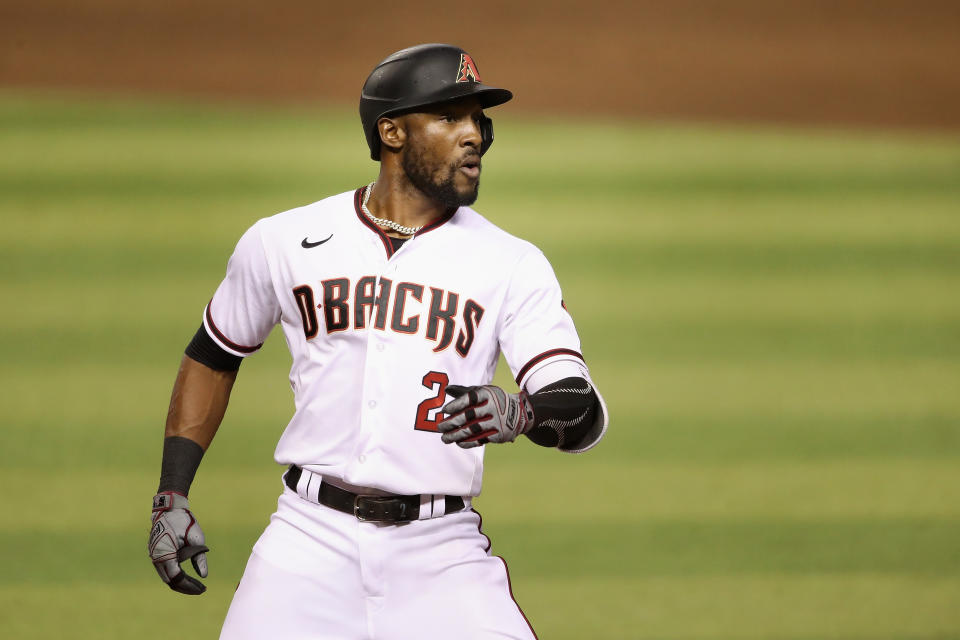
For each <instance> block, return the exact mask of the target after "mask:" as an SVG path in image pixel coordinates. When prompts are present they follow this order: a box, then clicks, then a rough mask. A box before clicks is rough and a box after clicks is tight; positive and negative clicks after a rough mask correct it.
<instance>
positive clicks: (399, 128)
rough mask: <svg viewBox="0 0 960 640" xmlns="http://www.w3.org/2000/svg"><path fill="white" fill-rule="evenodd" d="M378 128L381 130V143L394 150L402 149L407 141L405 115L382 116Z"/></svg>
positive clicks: (378, 121)
mask: <svg viewBox="0 0 960 640" xmlns="http://www.w3.org/2000/svg"><path fill="white" fill-rule="evenodd" d="M377 129H378V130H379V132H380V143H381V144H382V145H383V146H385V147H387V148H389V149H391V150H393V151H399V150H400V149H402V148H403V144H404V143H405V142H406V141H407V131H406V129H405V127H404V121H403V116H399V117H393V118H380V119H379V120H377Z"/></svg>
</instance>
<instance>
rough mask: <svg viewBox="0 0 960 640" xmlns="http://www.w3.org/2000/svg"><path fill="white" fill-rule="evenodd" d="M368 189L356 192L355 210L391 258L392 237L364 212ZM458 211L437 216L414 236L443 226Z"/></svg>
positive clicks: (354, 197)
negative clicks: (364, 199)
mask: <svg viewBox="0 0 960 640" xmlns="http://www.w3.org/2000/svg"><path fill="white" fill-rule="evenodd" d="M366 190H367V187H365V186H364V187H360V188H359V189H357V190H356V191H355V192H354V194H353V210H354V211H355V212H356V214H357V217H358V218H360V222H362V223H363V224H364V225H366V226H367V228H369V229H370V230H371V231H373V232H374V233H375V234H377V237H379V238H380V241H381V242H382V243H383V248H384V249H385V250H386V252H387V258H390V257H391V256H392V255H393V245H392V244H391V243H390V237H389V236H388V235H387V234H386V233H384V232H383V229H381V228H380V227H378V226H377V225H375V224H374V223H373V221H372V220H370V218H368V217H367V216H366V215H365V214H364V213H363V208H362V207H361V204H362V203H363V196H364V194H365V193H366ZM457 211H459V209H456V210H454V211H453V212H452V213H448V214H447V215H445V216H441V217H440V218H437V219H436V220H434V221H433V222H431V223H430V224H428V225H425V226H424V227H423V228H422V229H420V231H417V233H416V234H415V235H414V238H416V237H419V236H422V235H423V234H425V233H429V232H430V231H433V230H434V229H436V228H438V227H441V226H443V225H444V224H446V223H447V222H449V221H450V219H451V218H453V216H455V215H457ZM411 239H412V238H411Z"/></svg>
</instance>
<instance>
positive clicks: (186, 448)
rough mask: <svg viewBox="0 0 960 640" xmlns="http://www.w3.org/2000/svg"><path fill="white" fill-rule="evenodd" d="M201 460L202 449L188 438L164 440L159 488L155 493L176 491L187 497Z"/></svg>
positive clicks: (174, 437)
mask: <svg viewBox="0 0 960 640" xmlns="http://www.w3.org/2000/svg"><path fill="white" fill-rule="evenodd" d="M202 458H203V447H201V446H200V445H199V444H197V443H196V442H194V441H193V440H191V439H190V438H184V437H181V436H170V437H169V438H164V439H163V462H162V463H161V464H160V487H159V488H158V489H157V493H160V492H161V491H176V492H177V493H182V494H183V495H187V492H189V491H190V485H191V484H193V476H195V475H196V473H197V468H198V467H199V466H200V460H201V459H202Z"/></svg>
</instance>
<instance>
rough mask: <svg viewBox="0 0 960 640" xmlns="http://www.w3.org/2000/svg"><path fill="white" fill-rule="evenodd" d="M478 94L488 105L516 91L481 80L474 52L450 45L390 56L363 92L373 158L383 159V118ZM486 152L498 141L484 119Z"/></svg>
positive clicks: (362, 114) (490, 123) (363, 114)
mask: <svg viewBox="0 0 960 640" xmlns="http://www.w3.org/2000/svg"><path fill="white" fill-rule="evenodd" d="M467 96H475V97H476V98H477V99H478V100H479V101H480V106H481V107H483V108H484V109H486V108H489V107H495V106H497V105H498V104H503V103H504V102H507V101H508V100H510V99H511V98H513V93H511V92H510V91H507V90H506V89H498V88H497V87H491V86H488V85H485V84H482V83H481V82H480V72H479V71H478V70H477V65H476V63H475V62H474V60H473V58H472V57H470V55H469V54H468V53H467V52H466V51H464V50H463V49H461V48H460V47H454V46H452V45H449V44H421V45H417V46H415V47H410V48H408V49H402V50H401V51H397V52H396V53H393V54H391V55H389V56H388V57H387V58H385V59H384V60H383V61H382V62H380V64H378V65H377V66H376V67H375V68H374V70H373V71H372V72H371V73H370V76H369V77H368V78H367V81H366V82H365V83H364V84H363V90H362V91H361V93H360V122H361V123H362V124H363V134H364V136H366V138H367V146H368V147H370V157H371V158H372V159H373V160H379V159H380V132H379V130H378V129H377V121H378V120H379V119H380V118H383V117H385V116H395V115H399V114H401V113H409V112H411V111H416V110H417V109H418V108H420V107H426V106H430V105H435V104H440V103H443V102H448V101H450V100H457V99H458V98H465V97H467ZM480 134H481V137H482V142H481V145H480V154H481V155H482V154H484V153H486V152H487V149H489V148H490V145H491V144H493V121H491V120H490V118H487V117H486V116H484V118H483V120H482V121H481V122H480Z"/></svg>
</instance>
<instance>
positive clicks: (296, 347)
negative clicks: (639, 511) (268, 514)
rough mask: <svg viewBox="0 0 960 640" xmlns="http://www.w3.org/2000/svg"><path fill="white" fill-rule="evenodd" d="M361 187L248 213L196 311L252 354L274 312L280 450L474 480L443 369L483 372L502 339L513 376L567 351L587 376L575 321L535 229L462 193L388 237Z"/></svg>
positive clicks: (366, 476)
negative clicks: (460, 199) (281, 401)
mask: <svg viewBox="0 0 960 640" xmlns="http://www.w3.org/2000/svg"><path fill="white" fill-rule="evenodd" d="M363 192H364V189H358V190H356V191H351V192H347V193H342V194H339V195H336V196H332V197H330V198H326V199H324V200H321V201H319V202H316V203H313V204H310V205H307V206H304V207H300V208H297V209H293V210H290V211H287V212H284V213H281V214H278V215H275V216H272V217H269V218H264V219H262V220H260V221H258V222H257V223H256V224H254V225H253V226H252V227H251V228H250V229H249V230H248V231H247V232H246V233H245V234H244V235H243V237H242V238H241V239H240V241H239V243H238V244H237V247H236V250H235V251H234V253H233V256H232V257H231V258H230V261H229V264H228V266H227V274H226V278H225V279H224V280H223V282H222V283H221V284H220V286H219V287H218V289H217V291H216V293H215V294H214V296H213V298H212V299H211V301H210V304H209V305H208V306H207V308H206V310H205V313H204V326H205V327H206V330H207V332H208V333H209V334H210V337H211V338H212V339H213V340H215V341H216V342H217V343H218V344H219V345H220V346H221V347H222V348H223V349H224V350H226V351H228V352H230V353H233V354H235V355H238V356H247V355H250V354H251V353H253V352H255V351H256V350H257V349H259V348H260V346H261V344H262V343H263V341H264V340H265V339H266V337H267V335H268V334H269V333H270V331H271V329H272V328H273V326H274V325H275V324H276V323H277V322H280V323H281V326H282V327H283V333H284V337H285V338H286V341H287V346H288V347H289V349H290V353H291V355H292V356H293V366H292V367H291V370H290V384H291V386H292V388H293V392H294V398H295V405H296V411H295V413H294V415H293V418H292V419H291V420H290V423H289V424H288V425H287V428H286V430H285V431H284V433H283V435H282V437H281V438H280V441H279V443H278V445H277V449H276V453H275V458H276V460H277V462H279V463H281V464H290V463H295V464H297V465H299V466H301V467H304V468H306V469H309V470H311V471H314V472H316V473H320V474H323V475H326V476H330V477H334V478H339V479H340V480H342V481H344V482H347V483H350V484H352V485H357V486H361V487H371V488H376V489H382V490H384V491H389V492H392V493H399V494H418V493H428V494H449V495H461V496H475V495H478V494H479V493H480V485H481V477H482V471H483V451H484V447H476V448H473V449H461V448H460V447H457V446H455V445H447V444H444V443H443V442H441V440H440V434H439V433H437V431H436V425H437V422H438V421H439V420H441V419H442V416H441V414H440V407H441V406H442V405H443V404H445V403H446V401H447V400H448V398H447V397H446V394H445V390H446V386H447V384H458V385H465V386H469V385H480V384H488V383H490V381H491V380H492V378H493V374H494V370H495V368H496V365H497V360H498V356H499V354H500V353H501V352H502V353H503V354H504V356H505V358H506V361H507V363H508V364H509V366H510V369H511V371H512V372H513V374H514V375H515V377H516V380H517V383H518V384H519V385H520V386H521V387H523V386H524V385H525V384H526V383H527V382H528V380H529V379H530V377H531V376H532V375H534V373H535V372H536V371H537V370H542V367H544V366H548V365H552V364H555V363H557V362H560V361H571V363H573V362H575V363H577V365H579V369H578V370H579V371H581V372H582V374H583V376H584V377H586V368H585V366H584V365H583V362H582V361H583V358H582V356H581V355H580V340H579V338H578V336H577V332H576V329H575V328H574V324H573V320H572V319H571V317H570V315H569V314H568V313H567V311H566V309H565V307H564V306H563V303H562V299H561V293H560V286H559V284H558V283H557V279H556V277H555V275H554V273H553V270H552V269H551V267H550V264H549V263H548V262H547V259H546V258H545V257H544V255H543V254H542V253H541V252H540V251H539V250H538V249H537V248H536V247H535V246H533V245H532V244H530V243H529V242H526V241H523V240H520V239H518V238H515V237H514V236H511V235H510V234H508V233H506V232H505V231H503V230H501V229H499V228H498V227H496V226H494V225H493V224H492V223H490V222H489V221H487V220H486V219H485V218H483V217H482V216H481V215H480V214H478V213H477V212H476V211H474V210H473V209H471V208H469V207H461V208H459V209H458V210H457V211H456V212H455V213H454V214H453V215H452V216H450V217H447V218H444V219H441V220H438V221H435V222H434V223H432V224H430V225H428V226H426V227H424V228H423V229H422V230H420V231H419V232H418V233H417V234H416V236H414V237H413V238H412V239H410V240H408V241H407V242H406V243H404V244H403V246H401V247H400V248H399V250H397V251H396V252H394V251H393V249H392V246H391V243H390V241H389V239H388V238H387V236H386V235H384V233H383V232H382V231H381V230H380V229H379V227H377V226H376V225H375V224H373V222H371V221H370V220H369V219H368V218H367V217H366V216H365V215H364V214H363V212H362V210H361V207H360V203H361V201H362V200H361V199H362V196H363ZM601 404H602V401H601ZM598 413H602V414H603V415H602V417H601V418H600V419H601V420H603V423H604V424H603V429H602V430H601V431H600V434H599V436H598V437H597V438H596V439H595V440H594V441H593V442H590V443H587V444H586V445H585V446H584V447H583V449H581V450H585V449H587V448H589V447H590V446H592V445H593V444H594V443H595V442H596V441H598V440H599V438H600V437H602V434H603V431H604V430H605V428H606V410H605V407H603V408H602V411H601V412H598Z"/></svg>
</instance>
